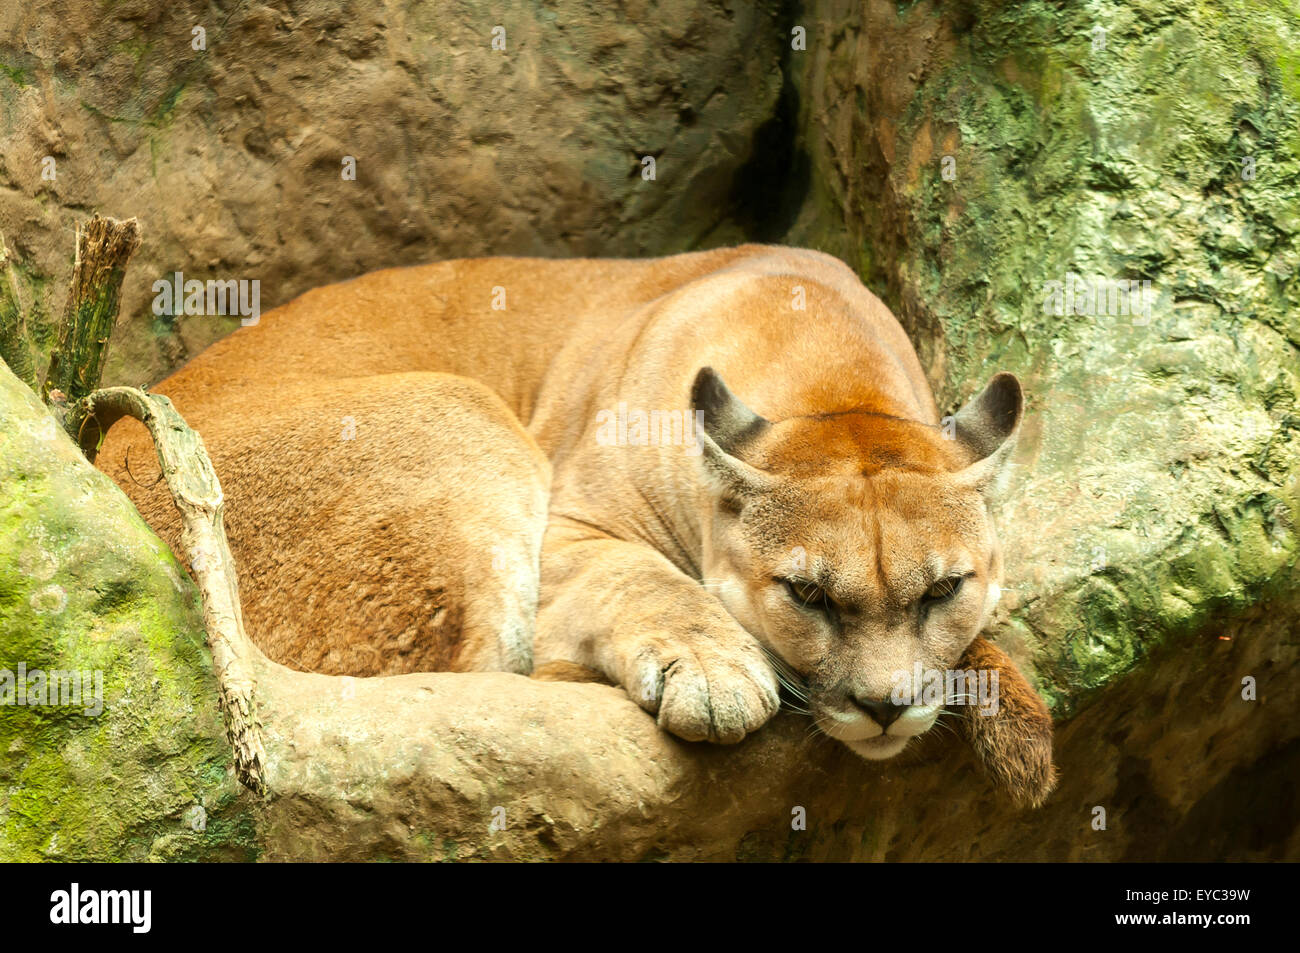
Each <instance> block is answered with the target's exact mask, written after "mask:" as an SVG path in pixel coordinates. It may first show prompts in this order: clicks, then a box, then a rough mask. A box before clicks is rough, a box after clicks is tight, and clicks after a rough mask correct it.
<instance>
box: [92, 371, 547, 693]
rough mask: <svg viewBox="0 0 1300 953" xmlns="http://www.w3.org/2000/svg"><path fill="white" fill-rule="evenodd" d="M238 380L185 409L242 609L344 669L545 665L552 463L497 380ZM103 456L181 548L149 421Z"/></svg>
mask: <svg viewBox="0 0 1300 953" xmlns="http://www.w3.org/2000/svg"><path fill="white" fill-rule="evenodd" d="M160 391H162V392H164V393H165V392H166V387H165V385H164V386H163V387H161V388H160ZM238 395H239V396H238V398H237V404H236V405H235V406H230V405H227V406H224V407H217V406H214V405H211V404H208V403H203V402H198V403H195V402H186V403H181V402H178V404H177V409H178V410H179V411H180V412H181V414H182V415H183V416H185V417H186V419H187V421H188V422H189V423H190V425H191V426H192V427H194V428H195V429H196V430H198V431H199V433H200V434H201V435H202V437H203V440H204V443H205V444H206V446H207V448H208V451H209V454H210V455H211V457H212V460H213V464H214V466H215V467H216V471H217V475H218V477H219V479H220V480H221V483H222V487H223V489H224V490H225V495H226V501H227V502H226V507H225V516H226V528H227V533H228V535H229V538H230V544H231V552H232V554H233V555H234V558H235V562H236V569H237V571H238V575H239V585H240V595H241V599H242V602H243V609H244V621H245V625H246V626H247V628H248V632H249V635H250V636H251V637H252V638H253V640H254V641H255V642H257V643H258V644H259V645H260V646H261V648H262V649H263V651H265V652H266V653H267V655H268V656H269V657H271V658H272V659H274V660H276V661H278V662H281V663H282V664H285V665H288V666H290V667H293V668H298V669H302V670H306V671H315V672H321V673H324V674H332V675H343V674H346V675H357V676H369V675H392V674H400V673H404V672H415V671H482V670H499V671H511V672H519V673H527V672H529V671H531V668H532V646H533V631H534V626H535V618H536V611H537V598H538V563H539V558H540V551H541V542H542V534H543V532H544V529H545V525H546V508H547V496H548V490H549V481H550V475H549V466H548V464H547V462H546V460H545V457H544V456H543V454H542V453H541V451H540V450H539V449H538V448H537V446H536V445H535V444H534V443H533V441H532V439H531V438H530V437H529V436H528V435H527V433H526V432H525V431H524V430H523V428H522V426H521V425H520V424H519V422H518V421H517V420H516V419H515V417H514V415H513V414H512V413H511V412H510V410H509V409H508V408H507V407H506V406H505V404H504V403H502V401H501V400H500V399H499V398H498V397H497V396H496V395H495V394H493V393H492V392H491V391H489V390H488V389H487V388H485V387H483V386H482V385H479V384H477V383H475V382H474V381H471V380H468V379H466V378H462V377H457V376H454V375H448V374H432V373H407V374H391V375H382V376H376V377H365V378H354V379H333V380H320V381H316V380H312V381H299V382H287V383H286V382H275V383H274V385H268V386H267V387H266V388H265V389H264V390H263V389H261V388H258V389H249V388H244V389H242V390H239V391H238ZM128 450H129V452H130V465H131V472H132V474H133V475H134V479H132V478H131V477H129V476H128V475H127V474H126V471H125V465H124V461H125V455H126V453H127V451H128ZM96 462H97V464H98V465H99V466H100V467H101V469H104V470H105V471H106V472H108V473H109V475H110V476H113V477H114V478H115V479H117V481H118V483H119V485H121V486H122V488H123V489H124V490H126V492H127V493H128V495H129V496H131V497H132V499H133V500H134V501H135V502H136V505H137V506H138V507H139V508H140V510H141V512H142V514H143V515H144V516H145V519H146V520H147V521H148V522H149V524H150V525H151V526H153V528H154V529H155V530H156V531H157V532H159V534H160V535H161V536H162V537H163V538H164V539H165V540H166V541H167V542H168V543H169V544H170V545H171V546H172V548H173V550H174V551H176V552H177V553H178V554H180V549H179V537H180V523H179V519H178V517H177V516H176V513H175V511H174V508H173V507H172V504H171V500H170V497H169V495H168V493H167V490H166V488H165V486H164V485H163V484H161V483H159V484H155V485H153V486H150V485H149V484H150V483H151V481H152V480H153V479H154V478H155V476H156V475H157V472H158V470H157V462H156V460H155V459H154V455H153V450H152V445H151V444H150V442H149V438H148V436H147V434H146V433H145V432H144V430H143V428H142V427H141V426H140V425H139V424H138V423H136V422H135V421H123V422H122V423H120V424H118V425H117V426H115V427H114V428H113V430H112V431H111V432H110V434H109V439H108V440H107V441H106V442H105V446H104V448H103V449H102V451H101V453H100V455H99V457H98V459H97V461H96ZM137 481H138V482H137ZM142 484H143V485H142Z"/></svg>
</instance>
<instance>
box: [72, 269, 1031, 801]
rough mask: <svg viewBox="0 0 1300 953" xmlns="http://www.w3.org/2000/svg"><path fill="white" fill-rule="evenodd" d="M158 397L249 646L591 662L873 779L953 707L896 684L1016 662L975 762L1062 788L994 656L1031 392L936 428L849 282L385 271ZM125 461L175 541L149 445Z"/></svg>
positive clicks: (984, 404)
mask: <svg viewBox="0 0 1300 953" xmlns="http://www.w3.org/2000/svg"><path fill="white" fill-rule="evenodd" d="M796 302H798V303H800V304H802V305H803V308H802V309H799V308H797V307H796V306H795V303H796ZM154 390H155V391H156V392H158V393H162V394H166V395H168V396H169V397H170V398H171V399H172V401H173V402H174V403H175V405H176V407H177V409H178V410H179V411H180V412H181V413H182V414H183V415H184V416H185V417H186V419H187V420H188V422H189V423H190V425H191V426H192V427H194V428H195V429H196V430H198V431H199V432H200V433H201V434H202V436H203V438H204V441H205V443H206V445H207V447H208V449H209V451H210V453H211V456H212V458H213V462H214V464H215V466H216V470H217V473H218V474H219V475H220V477H221V480H222V483H223V485H224V487H225V489H226V494H227V500H228V505H227V507H226V521H227V529H228V532H229V536H230V541H231V547H232V551H233V553H234V555H235V558H236V560H237V563H238V569H239V583H240V588H241V595H242V598H243V600H244V615H245V619H246V622H247V626H248V629H249V632H250V635H252V637H253V638H254V639H255V640H256V641H257V642H258V643H259V645H261V646H262V648H263V650H264V651H265V652H266V653H267V654H268V655H269V656H270V657H271V658H273V659H276V660H277V661H280V662H283V663H284V664H286V665H290V666H294V667H297V668H302V669H307V670H313V671H318V672H324V673H332V674H343V673H346V674H351V675H386V674H395V673H400V672H409V671H420V670H449V671H468V670H477V669H501V670H506V671H512V672H519V673H524V674H527V673H529V672H530V671H533V670H534V669H535V668H536V669H537V670H538V672H539V674H542V673H546V672H549V673H554V672H556V671H572V670H573V666H582V667H585V668H586V669H591V670H594V671H595V672H596V673H598V674H599V676H603V677H604V678H605V679H607V680H609V681H611V682H614V683H617V684H618V685H621V686H623V688H624V689H625V690H626V692H627V693H628V695H629V696H631V698H632V699H633V700H635V702H636V703H637V704H638V705H640V706H641V707H642V708H644V709H645V710H646V711H648V712H650V713H652V714H653V715H655V716H656V718H657V721H658V724H659V725H660V726H661V727H662V728H663V729H665V730H667V731H669V732H672V733H673V734H675V735H677V736H678V737H680V738H683V739H686V740H688V741H705V740H707V741H713V742H721V743H733V742H737V741H740V740H741V739H742V738H744V737H745V736H746V735H747V734H749V733H750V732H753V731H755V730H756V729H758V728H759V727H761V726H762V725H763V724H764V723H765V722H766V721H768V719H770V718H771V717H772V716H773V715H774V714H775V713H776V711H777V709H778V707H779V706H780V704H781V692H782V689H783V688H784V689H785V691H786V696H787V699H788V701H789V703H790V704H791V705H792V706H793V707H795V708H798V709H800V710H805V711H807V712H808V713H809V714H810V716H811V717H812V719H813V720H814V722H815V724H816V725H817V727H818V728H820V729H821V730H822V731H823V732H825V733H826V734H827V735H830V736H831V737H833V738H836V739H838V740H839V741H841V742H842V743H843V744H845V745H847V746H848V747H849V748H851V749H852V750H853V751H855V752H857V753H858V754H859V755H861V756H863V757H865V758H873V759H881V758H888V757H891V756H893V755H896V754H897V753H898V752H900V751H901V750H902V749H903V748H904V747H905V746H906V745H907V744H908V743H909V741H910V740H911V739H913V738H915V737H917V736H918V735H920V734H922V733H924V732H926V731H927V730H929V729H930V728H931V727H932V726H933V725H934V724H935V722H936V720H937V719H938V717H939V715H940V713H941V710H942V708H943V705H942V703H937V704H929V703H923V702H919V701H918V702H916V703H913V704H905V703H900V702H899V701H898V700H897V697H896V695H895V694H894V692H895V689H896V686H897V685H898V681H899V680H898V675H899V673H909V672H912V671H913V669H914V667H915V666H917V665H918V663H919V666H920V668H922V669H925V670H950V669H952V668H953V667H954V666H958V667H967V668H978V669H981V670H984V671H989V670H992V671H994V672H996V674H997V676H998V681H997V683H996V684H997V685H998V687H999V695H1000V700H999V704H998V710H997V713H996V715H992V716H988V715H982V714H979V713H978V712H977V711H975V710H974V709H973V708H972V707H971V706H958V712H957V714H958V717H959V718H960V719H961V721H962V723H963V724H964V726H965V728H966V734H967V736H968V738H969V739H970V740H971V742H972V745H973V747H974V749H975V751H976V753H977V755H978V756H979V757H980V759H981V760H982V761H983V763H984V764H985V766H986V768H987V769H988V770H989V771H990V772H991V773H992V774H993V776H994V777H995V778H996V779H997V780H998V781H1000V782H1001V783H1002V785H1003V786H1004V787H1005V788H1006V789H1007V790H1008V791H1009V792H1010V793H1011V794H1012V795H1013V797H1014V798H1015V799H1016V800H1017V801H1019V802H1022V803H1028V804H1037V803H1039V802H1041V800H1042V799H1043V798H1044V797H1045V796H1046V795H1047V793H1048V792H1050V790H1051V788H1052V786H1053V784H1054V778H1055V768H1054V767H1053V765H1052V760H1051V719H1050V717H1049V715H1048V713H1047V710H1046V707H1045V706H1044V705H1043V703H1042V701H1041V700H1040V699H1039V698H1038V696H1037V695H1036V693H1035V692H1034V691H1033V689H1032V688H1030V687H1029V685H1028V683H1027V682H1026V681H1025V679H1024V678H1023V677H1022V676H1021V675H1020V673H1019V672H1017V671H1016V669H1015V666H1014V665H1013V664H1012V662H1011V661H1010V659H1009V658H1008V657H1007V656H1006V655H1005V654H1003V653H1002V652H1001V651H1000V650H998V649H997V648H996V647H995V646H993V645H992V643H990V642H988V641H986V640H984V639H981V638H979V637H978V636H979V632H980V631H981V629H982V628H983V626H984V625H985V624H986V622H987V621H988V619H989V615H990V613H991V611H992V609H993V607H994V605H995V603H996V602H997V600H998V595H999V588H998V586H999V581H1000V579H1001V573H1002V558H1001V553H1000V550H999V546H998V542H997V537H996V532H995V528H994V525H993V522H992V519H991V516H990V504H991V503H992V502H993V501H994V498H995V496H996V494H997V492H998V488H999V486H1000V483H1001V477H1002V475H1003V474H1004V472H1005V469H1006V461H1007V457H1008V452H1009V449H1010V447H1011V445H1012V443H1013V440H1014V437H1015V434H1016V431H1017V428H1018V426H1019V423H1020V420H1021V416H1022V412H1023V397H1022V393H1021V388H1020V385H1019V383H1018V381H1017V380H1016V378H1015V377H1013V376H1012V375H1010V374H998V375H996V376H995V377H993V379H992V381H991V382H990V383H989V384H988V386H987V387H986V388H985V389H984V390H983V391H982V392H981V393H980V394H978V395H977V396H975V397H974V398H973V399H972V400H971V401H970V402H969V403H968V404H967V405H966V406H965V407H963V408H962V409H961V410H960V411H959V412H958V413H957V414H956V415H955V418H954V421H953V423H952V426H951V427H949V428H947V429H946V430H945V428H942V427H940V426H939V416H938V410H937V408H936V406H935V401H934V398H933V396H932V394H931V391H930V388H929V385H928V384H927V382H926V379H925V376H924V374H923V372H922V369H921V366H920V363H919V361H918V359H917V357H916V354H915V351H914V350H913V348H912V346H911V344H910V342H909V341H908V339H907V337H906V335H905V334H904V332H903V330H902V328H901V327H900V326H899V324H898V322H897V321H896V320H895V318H894V317H893V315H892V314H890V312H889V310H888V309H887V308H886V307H885V306H884V305H883V304H882V303H881V302H880V301H879V300H878V299H877V298H876V297H875V296H874V295H872V294H871V293H870V292H869V291H868V290H867V289H866V288H865V287H864V286H863V285H862V284H861V282H860V281H859V280H858V278H857V277H856V275H855V274H854V273H853V272H852V271H851V270H850V269H849V268H847V267H846V266H845V265H843V264H842V263H840V262H839V261H837V260H836V259H834V258H831V257H829V256H826V255H823V254H820V253H816V252H811V251H802V250H796V249H789V248H778V247H767V246H753V245H750V246H744V247H740V248H733V249H725V250H718V251H709V252H700V253H691V254H683V255H676V256H673V257H669V258H663V259H657V260H644V261H632V260H569V261H546V260H537V259H520V258H489V259H477V260H462V261H447V262H440V263H437V264H432V265H426V266H421V267H413V268H400V269H392V270H387V271H381V272H377V273H374V274H369V275H365V276H363V277H360V278H357V279H354V280H352V281H347V282H343V283H341V284H336V285H331V286H328V287H325V288H320V289H317V290H314V291H311V292H309V293H307V294H304V295H302V296H301V297H300V298H298V299H296V300H294V301H292V302H290V303H289V304H287V305H284V306H283V307H280V308H277V309H275V310H274V311H271V312H269V313H267V314H266V315H264V316H263V318H262V320H261V322H260V323H259V324H257V325H255V326H251V327H247V328H242V329H240V330H238V331H236V332H235V333H234V334H232V335H230V336H229V337H227V338H225V339H223V340H222V341H220V342H219V343H217V344H215V345H213V346H212V347H211V348H209V349H208V350H206V351H205V352H203V353H202V354H201V355H200V356H199V357H197V358H196V359H195V360H193V361H192V362H191V363H189V364H188V365H186V366H185V367H184V368H182V369H181V370H180V371H178V372H177V373H175V374H173V375H172V376H171V377H169V378H167V379H166V380H164V381H163V382H162V383H161V384H159V385H157V387H156V388H154ZM652 425H653V427H652ZM97 463H98V465H99V466H100V467H101V468H103V469H104V470H105V472H107V473H109V474H110V475H111V476H113V477H114V478H115V479H116V480H117V481H118V483H119V484H120V485H121V486H122V488H123V489H124V490H125V491H126V492H127V493H128V494H129V495H130V496H131V498H132V499H133V500H134V501H135V502H136V504H137V506H138V507H139V509H140V511H141V513H142V514H143V515H144V516H145V518H146V519H147V521H148V522H149V523H150V524H151V525H152V526H153V527H154V528H155V529H156V530H157V531H158V532H159V533H160V534H161V535H163V537H164V538H165V539H167V541H168V542H169V543H171V544H172V546H173V549H177V548H178V547H177V540H178V538H179V522H178V520H177V518H176V516H175V515H174V513H173V511H172V507H171V503H170V500H169V499H168V497H167V494H166V492H165V489H164V488H163V486H162V485H160V484H157V483H153V484H151V481H152V480H154V478H155V476H156V473H157V468H156V464H155V463H153V461H152V449H151V445H150V443H149V439H148V436H147V434H146V432H145V431H144V429H143V427H141V426H140V425H139V424H137V423H135V422H134V421H124V422H123V423H121V424H119V425H117V426H116V427H114V428H113V429H112V431H111V432H110V433H109V435H108V437H107V439H106V441H105V443H104V446H103V448H102V449H101V451H100V453H99V455H98V458H97ZM128 468H129V469H128ZM552 677H554V675H552ZM561 677H562V676H561ZM950 701H951V699H950Z"/></svg>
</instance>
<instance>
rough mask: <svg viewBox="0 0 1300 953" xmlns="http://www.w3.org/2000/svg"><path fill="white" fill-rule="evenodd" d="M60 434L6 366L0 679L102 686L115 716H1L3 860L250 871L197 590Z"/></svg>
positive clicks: (247, 818)
mask: <svg viewBox="0 0 1300 953" xmlns="http://www.w3.org/2000/svg"><path fill="white" fill-rule="evenodd" d="M46 421H49V422H50V423H51V424H52V423H53V421H52V420H51V419H50V418H49V417H48V416H47V415H46V414H45V412H44V410H43V408H42V407H41V406H40V404H39V402H38V401H37V400H36V397H35V395H34V394H32V393H31V391H30V390H28V389H27V388H25V387H23V386H22V385H21V384H20V383H19V382H18V381H17V380H16V379H15V378H14V377H13V376H12V375H11V374H9V373H8V371H7V370H3V369H0V423H2V424H3V426H0V434H2V436H0V485H3V486H4V487H5V492H4V494H3V495H2V496H0V634H2V636H3V638H2V639H0V669H8V670H9V671H11V672H16V671H17V669H18V666H19V664H20V663H21V664H22V665H24V666H25V667H26V669H27V670H28V671H29V672H30V671H34V670H41V671H44V672H53V671H77V672H87V673H97V674H98V677H99V679H100V680H101V684H102V710H101V711H98V712H93V711H92V713H91V714H87V713H86V712H85V708H86V707H87V706H86V704H85V703H84V702H83V703H82V704H79V705H75V706H74V705H64V704H47V705H41V706H31V705H25V706H18V705H0V790H3V791H4V792H6V793H5V794H4V795H3V796H2V797H0V860H42V859H67V860H74V859H75V860H145V859H195V860H197V859H251V858H253V857H255V856H256V853H257V846H256V845H257V837H256V829H255V822H254V814H253V809H254V806H253V804H252V802H251V800H250V799H249V797H248V796H247V795H245V794H244V793H242V789H241V788H240V787H239V786H238V784H237V782H236V781H235V780H234V777H233V770H232V759H231V754H230V751H229V748H228V746H227V744H226V741H225V736H224V727H223V724H222V719H221V715H220V713H219V711H218V709H217V704H216V697H217V696H216V685H215V681H214V679H213V677H212V673H211V662H210V659H209V657H208V653H207V650H206V647H205V643H204V638H203V629H202V619H201V611H200V606H199V600H198V595H197V592H196V590H195V588H194V586H193V585H192V583H191V582H190V580H189V578H188V576H186V575H185V574H184V573H183V572H182V571H181V569H180V567H179V565H178V564H177V563H176V560H175V558H174V557H173V556H172V554H171V552H170V551H169V550H168V549H167V547H166V546H164V545H163V544H162V543H161V542H160V541H159V540H158V539H157V537H155V536H154V535H153V534H152V533H151V532H150V531H149V530H148V528H147V527H146V526H145V525H144V523H143V522H142V521H141V519H140V517H139V514H138V513H137V512H136V511H135V509H134V508H133V507H132V506H131V505H130V503H129V502H128V501H127V500H126V498H125V497H124V496H123V495H122V494H121V492H120V491H119V490H118V489H117V488H116V487H115V486H113V484H112V482H111V481H109V480H108V478H107V477H105V476H103V475H102V474H100V473H98V472H97V471H95V470H94V469H93V468H91V467H90V466H89V465H88V464H87V463H86V462H85V460H84V458H82V457H81V456H80V454H79V453H78V452H77V451H76V449H75V448H74V447H73V446H72V444H71V442H70V441H68V440H67V439H66V437H65V436H64V435H63V434H62V432H61V431H60V430H59V428H58V427H57V426H53V427H48V426H47V425H46ZM91 677H92V680H93V677H94V675H93V674H92V676H91ZM91 707H92V708H93V707H95V706H91ZM195 805H202V806H204V810H205V811H206V812H207V819H206V821H207V822H206V827H205V829H204V830H202V831H201V832H198V831H195V830H193V829H192V827H191V825H190V824H188V823H187V822H186V821H185V818H184V815H185V812H186V811H187V810H188V809H191V808H192V807H194V806H195Z"/></svg>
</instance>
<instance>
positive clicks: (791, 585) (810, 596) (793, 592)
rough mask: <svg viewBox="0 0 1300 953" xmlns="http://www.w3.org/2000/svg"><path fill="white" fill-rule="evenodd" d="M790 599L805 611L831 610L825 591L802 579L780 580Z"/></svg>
mask: <svg viewBox="0 0 1300 953" xmlns="http://www.w3.org/2000/svg"><path fill="white" fill-rule="evenodd" d="M781 582H782V583H784V584H785V588H786V591H787V592H789V593H790V598H791V599H793V600H794V601H795V602H797V603H798V604H799V605H800V606H802V607H803V608H805V609H818V610H820V611H822V612H828V611H830V609H831V605H832V604H831V597H830V596H828V595H827V594H826V590H825V589H823V588H822V587H821V586H819V585H817V584H816V583H813V582H806V581H804V580H802V579H782V580H781Z"/></svg>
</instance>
